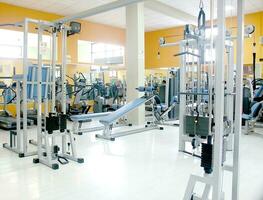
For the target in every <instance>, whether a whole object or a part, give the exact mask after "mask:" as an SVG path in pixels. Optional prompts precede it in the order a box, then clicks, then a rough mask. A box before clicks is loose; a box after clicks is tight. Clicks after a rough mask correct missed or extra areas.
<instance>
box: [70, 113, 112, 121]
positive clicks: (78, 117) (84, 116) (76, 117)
mask: <svg viewBox="0 0 263 200" xmlns="http://www.w3.org/2000/svg"><path fill="white" fill-rule="evenodd" d="M111 113H112V112H104V113H90V114H82V115H72V116H70V119H71V120H72V121H73V122H80V121H85V120H89V119H95V118H99V117H105V116H108V115H109V114H111Z"/></svg>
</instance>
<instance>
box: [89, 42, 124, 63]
mask: <svg viewBox="0 0 263 200" xmlns="http://www.w3.org/2000/svg"><path fill="white" fill-rule="evenodd" d="M122 56H124V47H123V46H120V45H112V44H105V43H94V44H92V62H93V63H94V61H95V60H96V59H103V58H112V57H122Z"/></svg>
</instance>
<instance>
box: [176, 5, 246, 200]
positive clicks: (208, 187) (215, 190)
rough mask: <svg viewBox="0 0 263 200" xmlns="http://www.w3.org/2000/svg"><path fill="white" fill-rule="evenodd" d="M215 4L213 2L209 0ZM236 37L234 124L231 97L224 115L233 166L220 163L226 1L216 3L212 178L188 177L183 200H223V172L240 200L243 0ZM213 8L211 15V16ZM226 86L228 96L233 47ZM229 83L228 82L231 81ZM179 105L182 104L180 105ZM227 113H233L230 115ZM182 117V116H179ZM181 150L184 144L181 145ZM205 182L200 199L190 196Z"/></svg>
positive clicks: (222, 130) (230, 87) (230, 96)
mask: <svg viewBox="0 0 263 200" xmlns="http://www.w3.org/2000/svg"><path fill="white" fill-rule="evenodd" d="M211 3H212V5H214V3H213V0H211ZM237 4H238V38H237V74H236V96H235V102H236V105H235V121H234V122H233V109H231V107H232V108H233V95H229V96H227V98H226V99H227V101H226V102H227V103H226V107H227V109H230V110H227V111H226V115H227V116H228V117H229V118H230V119H231V120H232V123H234V129H233V128H232V130H231V134H230V143H232V136H233V135H232V131H234V148H233V164H232V165H225V164H223V148H224V147H223V146H224V124H223V117H224V109H223V108H225V106H224V104H225V103H224V95H225V94H224V68H225V67H224V49H225V43H224V41H225V0H220V1H219V0H218V1H217V16H218V19H217V20H218V37H217V42H216V52H217V60H216V72H215V74H216V80H215V95H216V102H215V138H214V149H213V172H212V174H211V175H206V174H205V175H204V176H196V175H191V176H190V179H189V182H188V185H187V189H186V191H185V196H184V200H190V199H209V196H210V193H211V191H212V199H213V200H221V199H224V193H223V191H222V189H223V173H224V171H230V172H232V175H233V177H232V199H233V200H238V199H239V157H240V152H239V145H240V134H241V117H242V99H241V98H240V96H242V85H243V84H242V81H243V40H244V37H243V34H244V33H243V28H244V9H243V8H244V0H240V1H238V3H237ZM213 9H214V7H213V6H212V10H211V13H212V14H211V15H212V16H213ZM228 53H229V54H228V55H229V56H228V63H229V66H228V81H229V82H228V84H229V85H228V87H227V93H232V92H233V91H232V88H233V85H234V84H233V81H232V80H231V79H233V68H232V67H233V66H232V65H233V63H234V62H233V48H230V49H229V51H228ZM230 80H231V81H230ZM181 103H182V102H181ZM230 111H231V112H232V113H230ZM182 115H183V114H182ZM182 133H183V129H182V130H180V136H182V135H181V134H182ZM180 147H181V148H184V145H180ZM228 148H230V149H232V145H231V144H229V146H228ZM198 182H201V183H204V184H205V189H204V191H203V193H202V196H201V198H199V197H196V196H195V195H193V190H194V187H195V185H196V184H197V183H198Z"/></svg>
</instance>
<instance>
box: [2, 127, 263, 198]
mask: <svg viewBox="0 0 263 200" xmlns="http://www.w3.org/2000/svg"><path fill="white" fill-rule="evenodd" d="M178 131H179V130H178V128H177V127H165V130H164V131H158V130H153V131H150V132H144V133H139V134H135V135H130V136H126V137H122V138H118V139H117V140H116V141H115V142H108V141H102V140H96V139H95V137H94V133H88V134H84V135H83V136H77V143H78V147H77V149H78V153H79V155H80V156H81V157H83V158H84V159H85V163H84V164H77V163H73V162H71V163H70V164H68V165H64V166H60V169H59V170H52V169H50V168H48V167H46V166H44V165H41V164H33V163H32V159H33V158H32V157H28V158H23V159H20V158H18V157H17V155H15V154H14V153H12V152H10V151H8V150H6V149H3V148H0V199H1V200H11V199H12V200H13V199H14V200H31V199H43V200H53V199H54V200H59V199H63V200H68V199H70V200H71V199H72V200H82V199H87V200H180V199H182V197H183V194H184V191H185V188H186V184H187V181H188V178H189V175H190V174H191V173H196V174H202V169H201V168H200V167H199V166H200V160H198V159H197V158H193V157H190V156H187V155H184V154H182V153H178ZM260 131H261V132H263V131H262V129H261V130H258V132H260ZM35 134H36V129H30V137H35ZM0 141H1V143H4V142H7V141H8V135H7V132H5V131H0ZM229 154H230V153H229ZM229 157H231V155H229ZM240 176H241V184H240V193H241V195H240V199H242V200H262V199H263V136H262V135H260V134H253V135H248V136H246V135H242V138H241V173H240ZM224 180H225V181H224V191H225V193H226V199H231V197H230V193H231V182H230V181H231V175H230V174H229V173H226V174H225V179H224Z"/></svg>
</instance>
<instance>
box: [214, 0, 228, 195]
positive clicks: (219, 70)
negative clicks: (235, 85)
mask: <svg viewBox="0 0 263 200" xmlns="http://www.w3.org/2000/svg"><path fill="white" fill-rule="evenodd" d="M217 27H218V34H217V38H216V65H215V66H216V69H215V98H216V99H215V138H214V151H213V156H214V157H213V159H214V162H213V168H214V169H213V170H214V171H213V178H214V185H213V196H212V199H214V200H220V199H221V194H222V186H223V180H222V178H223V177H222V176H223V169H222V151H223V134H224V124H223V117H224V73H225V70H224V69H225V64H224V53H225V0H218V1H217Z"/></svg>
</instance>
